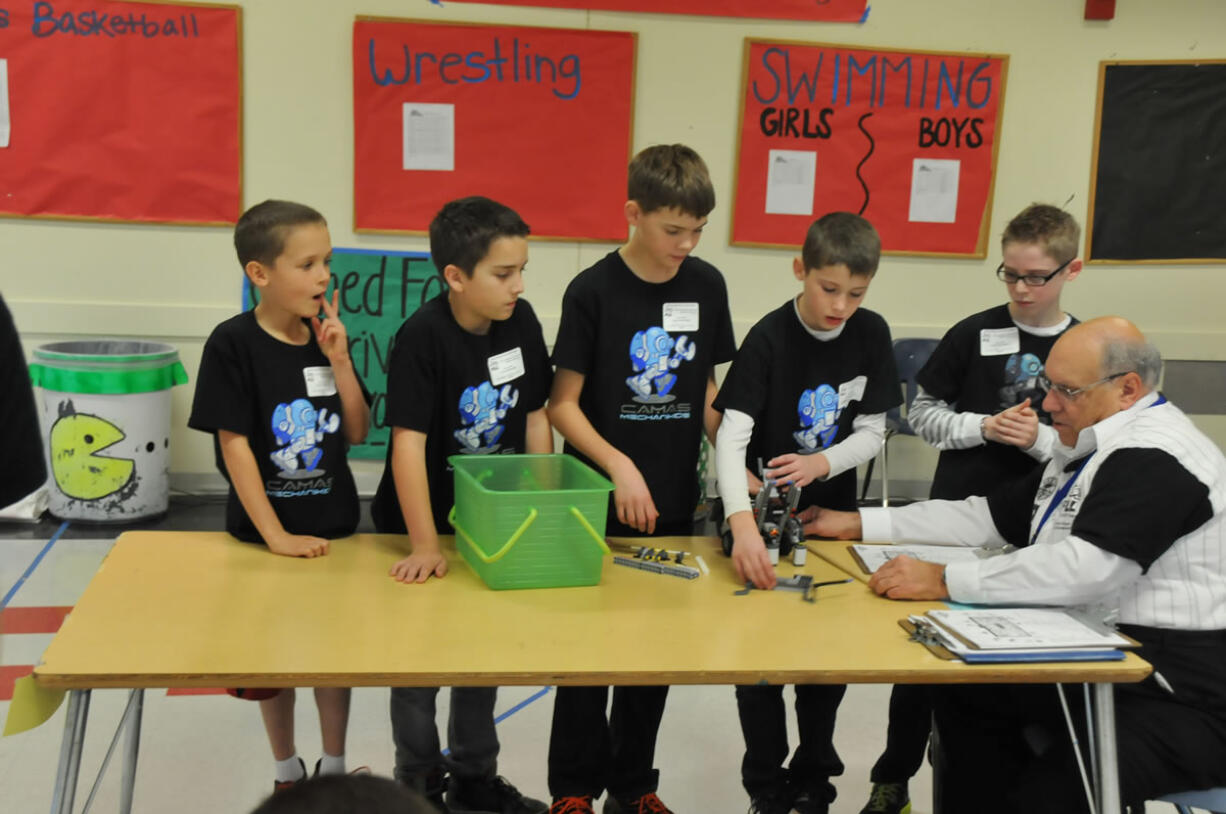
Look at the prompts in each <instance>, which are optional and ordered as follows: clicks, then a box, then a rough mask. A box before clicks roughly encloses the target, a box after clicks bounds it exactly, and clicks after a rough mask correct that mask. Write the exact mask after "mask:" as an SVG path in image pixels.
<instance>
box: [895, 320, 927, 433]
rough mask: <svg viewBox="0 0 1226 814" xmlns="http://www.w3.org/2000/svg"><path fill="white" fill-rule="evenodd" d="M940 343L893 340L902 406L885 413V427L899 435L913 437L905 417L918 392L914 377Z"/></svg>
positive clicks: (912, 431) (911, 339)
mask: <svg viewBox="0 0 1226 814" xmlns="http://www.w3.org/2000/svg"><path fill="white" fill-rule="evenodd" d="M939 343H940V340H938V339H923V338H919V337H908V338H904V339H895V340H894V364H895V365H896V366H897V367H898V378H899V379H900V380H901V381H902V386H903V406H902V409H901V410H900V409H899V408H897V407H896V408H894V409H892V410H890V411H889V412H887V413H886V426H887V427H889V428H890V429H892V430H893V432H894V433H896V434H900V435H915V430H913V429H911V425H910V424H908V423H907V419H906V415H907V414H908V413H910V412H911V404H912V402H914V401H915V396H916V394H917V393H918V392H919V385H918V384H916V382H915V377H916V376H917V375H919V372H920V369H921V368H922V367H923V366H924V363H926V362H927V361H928V357H929V356H931V355H932V352H933V351H934V350H936V347H937V345H938V344H939Z"/></svg>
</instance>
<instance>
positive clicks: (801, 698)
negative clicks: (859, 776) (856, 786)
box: [736, 684, 847, 802]
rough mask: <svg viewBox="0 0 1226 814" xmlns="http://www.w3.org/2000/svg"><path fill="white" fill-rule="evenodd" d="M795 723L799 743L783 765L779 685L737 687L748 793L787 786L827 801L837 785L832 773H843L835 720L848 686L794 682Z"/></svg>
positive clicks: (784, 752) (783, 731) (784, 749)
mask: <svg viewBox="0 0 1226 814" xmlns="http://www.w3.org/2000/svg"><path fill="white" fill-rule="evenodd" d="M795 689H796V723H797V729H798V731H799V734H800V744H799V745H798V746H797V747H796V752H795V754H793V755H792V760H791V762H790V763H789V764H788V767H787V768H786V769H785V768H784V767H783V762H784V761H785V760H787V757H788V730H787V709H786V708H785V707H784V703H783V687H782V686H781V685H769V686H764V685H748V686H738V687H737V688H736V706H737V711H738V712H739V713H740V716H741V733H742V734H743V735H744V736H745V757H744V759H743V760H742V761H741V782H742V783H743V784H744V785H745V791H747V792H749V796H750V797H761V796H763V795H768V794H773V793H779V792H782V791H783V790H784V788H785V786H791V787H792V789H793V790H795V791H807V792H809V793H810V794H811V795H813V796H814V797H815V798H816V799H818V800H824V801H826V802H830V801H831V800H833V799H834V796H835V789H834V786H833V785H831V783H830V778H831V777H836V776H838V775H840V774H842V773H843V763H842V761H841V760H839V753H838V752H837V751H835V748H834V720H835V716H836V715H837V713H838V710H839V702H840V701H842V700H843V694H844V693H845V692H847V687H846V686H845V685H842V684H797V685H796V688H795Z"/></svg>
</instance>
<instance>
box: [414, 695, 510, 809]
mask: <svg viewBox="0 0 1226 814" xmlns="http://www.w3.org/2000/svg"><path fill="white" fill-rule="evenodd" d="M438 689H439V688H438V687H392V700H391V717H392V740H393V741H394V742H395V744H396V769H395V775H396V779H397V780H399V781H401V782H404V783H410V784H412V782H413V781H414V780H415V779H420V778H425V777H427V776H429V775H430V774H431V773H432V772H437V771H438V770H439V769H442V768H445V769H446V770H447V771H449V772H450V773H451V774H452V776H454V777H458V778H461V779H465V780H467V779H478V778H489V777H493V776H494V773H495V771H496V770H497V766H498V734H497V733H496V732H495V731H494V701H495V698H496V696H497V694H498V688H497V687H452V688H451V712H450V715H449V716H448V719H447V745H448V748H449V750H450V753H449V754H448V755H447V756H446V757H444V756H443V754H442V751H441V750H440V749H439V738H438V727H437V726H436V725H435V723H434V700H435V696H437V695H438ZM428 791H429V790H428Z"/></svg>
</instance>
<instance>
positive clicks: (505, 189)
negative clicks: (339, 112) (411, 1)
mask: <svg viewBox="0 0 1226 814" xmlns="http://www.w3.org/2000/svg"><path fill="white" fill-rule="evenodd" d="M634 54H635V36H634V35H633V34H630V33H623V32H618V31H580V30H569V29H553V28H524V27H511V26H495V25H466V24H460V23H430V22H421V21H413V20H387V19H374V18H366V17H359V18H358V19H357V21H356V22H355V23H354V26H353V116H354V210H355V211H354V226H355V228H356V229H357V230H358V231H369V232H423V231H425V230H426V229H427V228H428V227H429V225H430V220H431V219H432V218H433V217H434V215H435V213H436V212H438V210H439V208H440V207H441V206H442V205H443V204H444V203H446V202H447V201H449V200H452V199H454V198H459V197H462V196H465V195H485V196H488V197H490V198H493V199H495V200H497V201H500V202H502V203H504V204H506V205H508V206H510V207H512V208H514V209H515V210H516V211H518V212H519V213H520V215H522V216H523V218H524V220H526V221H527V222H528V224H529V225H530V226H531V227H532V233H533V235H535V236H538V237H553V238H562V239H572V240H573V239H577V240H585V239H590V240H602V241H610V242H616V241H621V240H624V239H625V237H626V220H625V217H624V215H623V213H622V206H623V204H624V203H625V201H626V165H627V163H628V162H629V160H630V134H631V130H632V127H633V110H634ZM423 105H425V106H429V110H428V111H427V112H428V113H429V115H421V116H420V117H419V118H414V117H415V116H418V114H419V112H420V111H423V110H427V109H426V108H422V107H421V106H423ZM440 111H441V112H440ZM436 115H437V117H438V118H431V117H433V116H436ZM414 122H425V125H423V126H428V127H429V128H431V129H430V130H429V131H428V132H424V135H421V134H420V133H418V132H417V131H415V130H413V128H414V127H416V126H417V125H416V124H414ZM448 138H450V139H451V142H450V146H447V139H448ZM419 139H420V140H419ZM440 144H441V145H443V146H441V147H440V146H439V145H440ZM422 145H424V146H422ZM419 148H420V153H418V152H414V151H415V150H418V149H419ZM436 148H437V149H438V150H439V152H437V153H435V152H430V151H432V150H435V149H436ZM423 156H424V159H423V161H424V163H426V164H429V163H430V161H431V160H433V159H436V158H437V159H438V162H437V163H434V164H431V165H430V166H429V167H424V166H423V162H422V161H419V160H418V159H419V158H420V157H423ZM448 158H450V163H448V161H447V159H448ZM425 159H429V160H425Z"/></svg>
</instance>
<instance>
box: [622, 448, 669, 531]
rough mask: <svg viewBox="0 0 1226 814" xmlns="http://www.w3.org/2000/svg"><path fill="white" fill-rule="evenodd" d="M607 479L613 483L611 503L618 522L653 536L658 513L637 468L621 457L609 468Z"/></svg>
mask: <svg viewBox="0 0 1226 814" xmlns="http://www.w3.org/2000/svg"><path fill="white" fill-rule="evenodd" d="M609 478H610V480H612V481H613V503H614V505H615V506H616V507H617V520H618V522H619V523H622V524H624V525H627V526H630V527H631V528H635V529H638V530H639V531H642V532H646V533H647V534H653V533H654V532H655V530H656V518H658V517H659V516H660V512H659V511H658V510H657V509H656V504H655V501H654V500H652V499H651V490H650V489H648V488H647V481H645V480H643V474H642V473H641V472H639V469H638V467H637V466H635V465H634V462H633V461H631V460H630V459H629V458H625V457H624V456H623V459H622V460H620V461H619V462H618V463H616V464H613V465H611V466H610V468H609Z"/></svg>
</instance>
